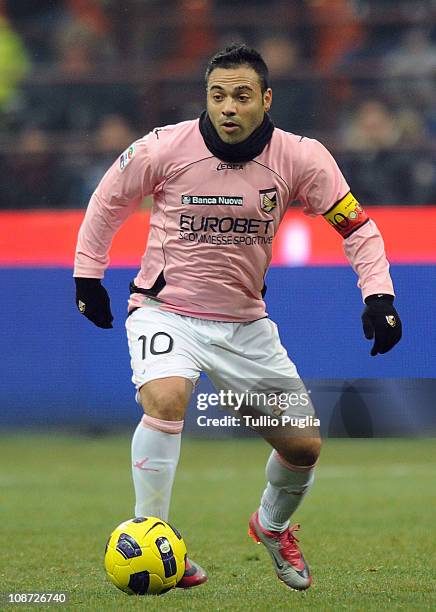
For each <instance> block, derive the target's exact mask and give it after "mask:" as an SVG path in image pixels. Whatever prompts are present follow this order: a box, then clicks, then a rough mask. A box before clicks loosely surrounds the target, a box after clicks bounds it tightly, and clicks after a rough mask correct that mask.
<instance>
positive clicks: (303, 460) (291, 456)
mask: <svg viewBox="0 0 436 612" xmlns="http://www.w3.org/2000/svg"><path fill="white" fill-rule="evenodd" d="M320 451H321V440H320V438H293V439H291V440H290V441H289V443H288V444H286V445H285V447H284V448H283V449H279V451H278V452H279V453H280V455H281V456H282V457H283V459H285V461H287V462H288V463H290V464H292V465H298V466H310V465H314V463H316V461H317V459H318V457H319V454H320Z"/></svg>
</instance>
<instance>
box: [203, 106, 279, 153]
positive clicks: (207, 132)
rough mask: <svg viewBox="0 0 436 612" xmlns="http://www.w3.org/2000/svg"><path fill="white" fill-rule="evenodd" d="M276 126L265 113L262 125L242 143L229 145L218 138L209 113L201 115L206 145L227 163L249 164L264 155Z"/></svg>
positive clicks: (205, 112) (204, 112)
mask: <svg viewBox="0 0 436 612" xmlns="http://www.w3.org/2000/svg"><path fill="white" fill-rule="evenodd" d="M273 131H274V124H273V122H272V121H271V119H270V118H269V116H268V115H267V113H265V115H264V117H263V121H262V123H261V124H260V125H259V127H257V128H256V129H255V130H254V132H253V133H252V134H250V136H249V137H248V138H246V139H245V140H243V141H242V142H238V143H235V144H227V143H226V142H224V141H223V140H221V138H220V137H219V136H218V133H217V131H216V129H215V128H214V126H213V125H212V121H211V120H210V119H209V115H208V114H207V111H203V112H202V113H201V115H200V132H201V135H202V136H203V140H204V143H205V145H206V147H207V148H208V149H209V151H210V152H211V153H213V154H214V155H215V157H218V159H221V160H222V161H225V162H232V163H237V162H247V161H250V160H252V159H254V158H255V157H257V156H258V155H260V154H261V153H262V151H263V150H264V148H265V147H266V145H267V144H268V143H269V141H270V140H271V136H272V134H273Z"/></svg>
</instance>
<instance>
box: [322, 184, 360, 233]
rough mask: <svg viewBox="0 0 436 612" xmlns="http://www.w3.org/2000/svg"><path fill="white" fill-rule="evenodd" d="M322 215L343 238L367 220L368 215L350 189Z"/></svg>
mask: <svg viewBox="0 0 436 612" xmlns="http://www.w3.org/2000/svg"><path fill="white" fill-rule="evenodd" d="M323 217H324V219H326V220H327V221H328V222H329V223H330V224H331V225H332V226H333V227H334V228H335V230H336V231H337V232H339V233H340V234H341V236H342V237H343V238H348V236H349V235H350V234H352V233H353V232H354V231H355V230H357V229H358V228H359V227H361V226H362V225H363V224H364V223H366V222H367V221H369V217H368V215H367V214H366V212H365V211H364V210H363V208H362V207H361V206H360V204H359V202H358V201H357V200H356V198H355V197H354V196H353V194H352V193H351V191H349V192H348V193H347V195H346V196H344V197H343V198H342V200H339V202H336V204H334V205H333V206H332V207H331V208H330V210H328V211H327V212H326V213H324V214H323Z"/></svg>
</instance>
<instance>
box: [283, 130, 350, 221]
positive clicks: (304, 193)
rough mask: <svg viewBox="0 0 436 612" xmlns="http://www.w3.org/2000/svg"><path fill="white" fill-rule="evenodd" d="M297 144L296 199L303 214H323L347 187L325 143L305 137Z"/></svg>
mask: <svg viewBox="0 0 436 612" xmlns="http://www.w3.org/2000/svg"><path fill="white" fill-rule="evenodd" d="M299 145H301V152H300V154H299V155H298V160H299V161H298V162H297V173H296V177H297V185H296V189H295V192H294V195H295V199H296V200H299V201H300V202H301V203H302V204H303V212H304V213H305V214H306V215H311V216H314V215H323V214H324V213H325V212H327V211H328V210H329V209H330V208H331V207H332V206H333V205H334V204H335V202H337V201H338V200H340V199H341V198H343V197H344V195H345V194H346V193H347V192H348V191H350V188H349V187H348V184H347V181H346V180H345V178H344V176H343V174H342V172H341V171H340V170H339V167H338V165H337V163H336V161H335V160H334V158H333V157H332V155H331V154H330V153H329V151H327V149H326V148H325V147H324V145H322V144H321V143H320V142H318V141H317V140H313V139H311V138H307V139H306V138H304V139H303V140H302V141H301V142H300V143H299ZM298 166H300V167H299V168H298Z"/></svg>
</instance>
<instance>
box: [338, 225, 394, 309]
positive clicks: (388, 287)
mask: <svg viewBox="0 0 436 612" xmlns="http://www.w3.org/2000/svg"><path fill="white" fill-rule="evenodd" d="M343 246H344V253H345V255H346V257H347V259H348V261H349V262H350V264H351V267H352V268H353V270H354V271H355V272H356V274H357V276H358V279H359V280H358V282H357V286H358V287H359V288H360V289H361V291H362V298H363V299H364V300H365V298H367V297H368V296H369V295H373V294H376V293H387V294H389V295H395V292H394V287H393V284H392V279H391V276H390V274H389V262H388V260H387V258H386V253H385V246H384V242H383V238H382V236H381V234H380V231H379V229H378V227H377V225H376V224H375V223H374V221H373V220H372V219H368V222H367V223H365V224H364V225H362V226H361V227H359V228H358V229H356V231H355V232H353V233H352V234H351V235H350V236H349V237H348V238H345V239H344V242H343Z"/></svg>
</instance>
